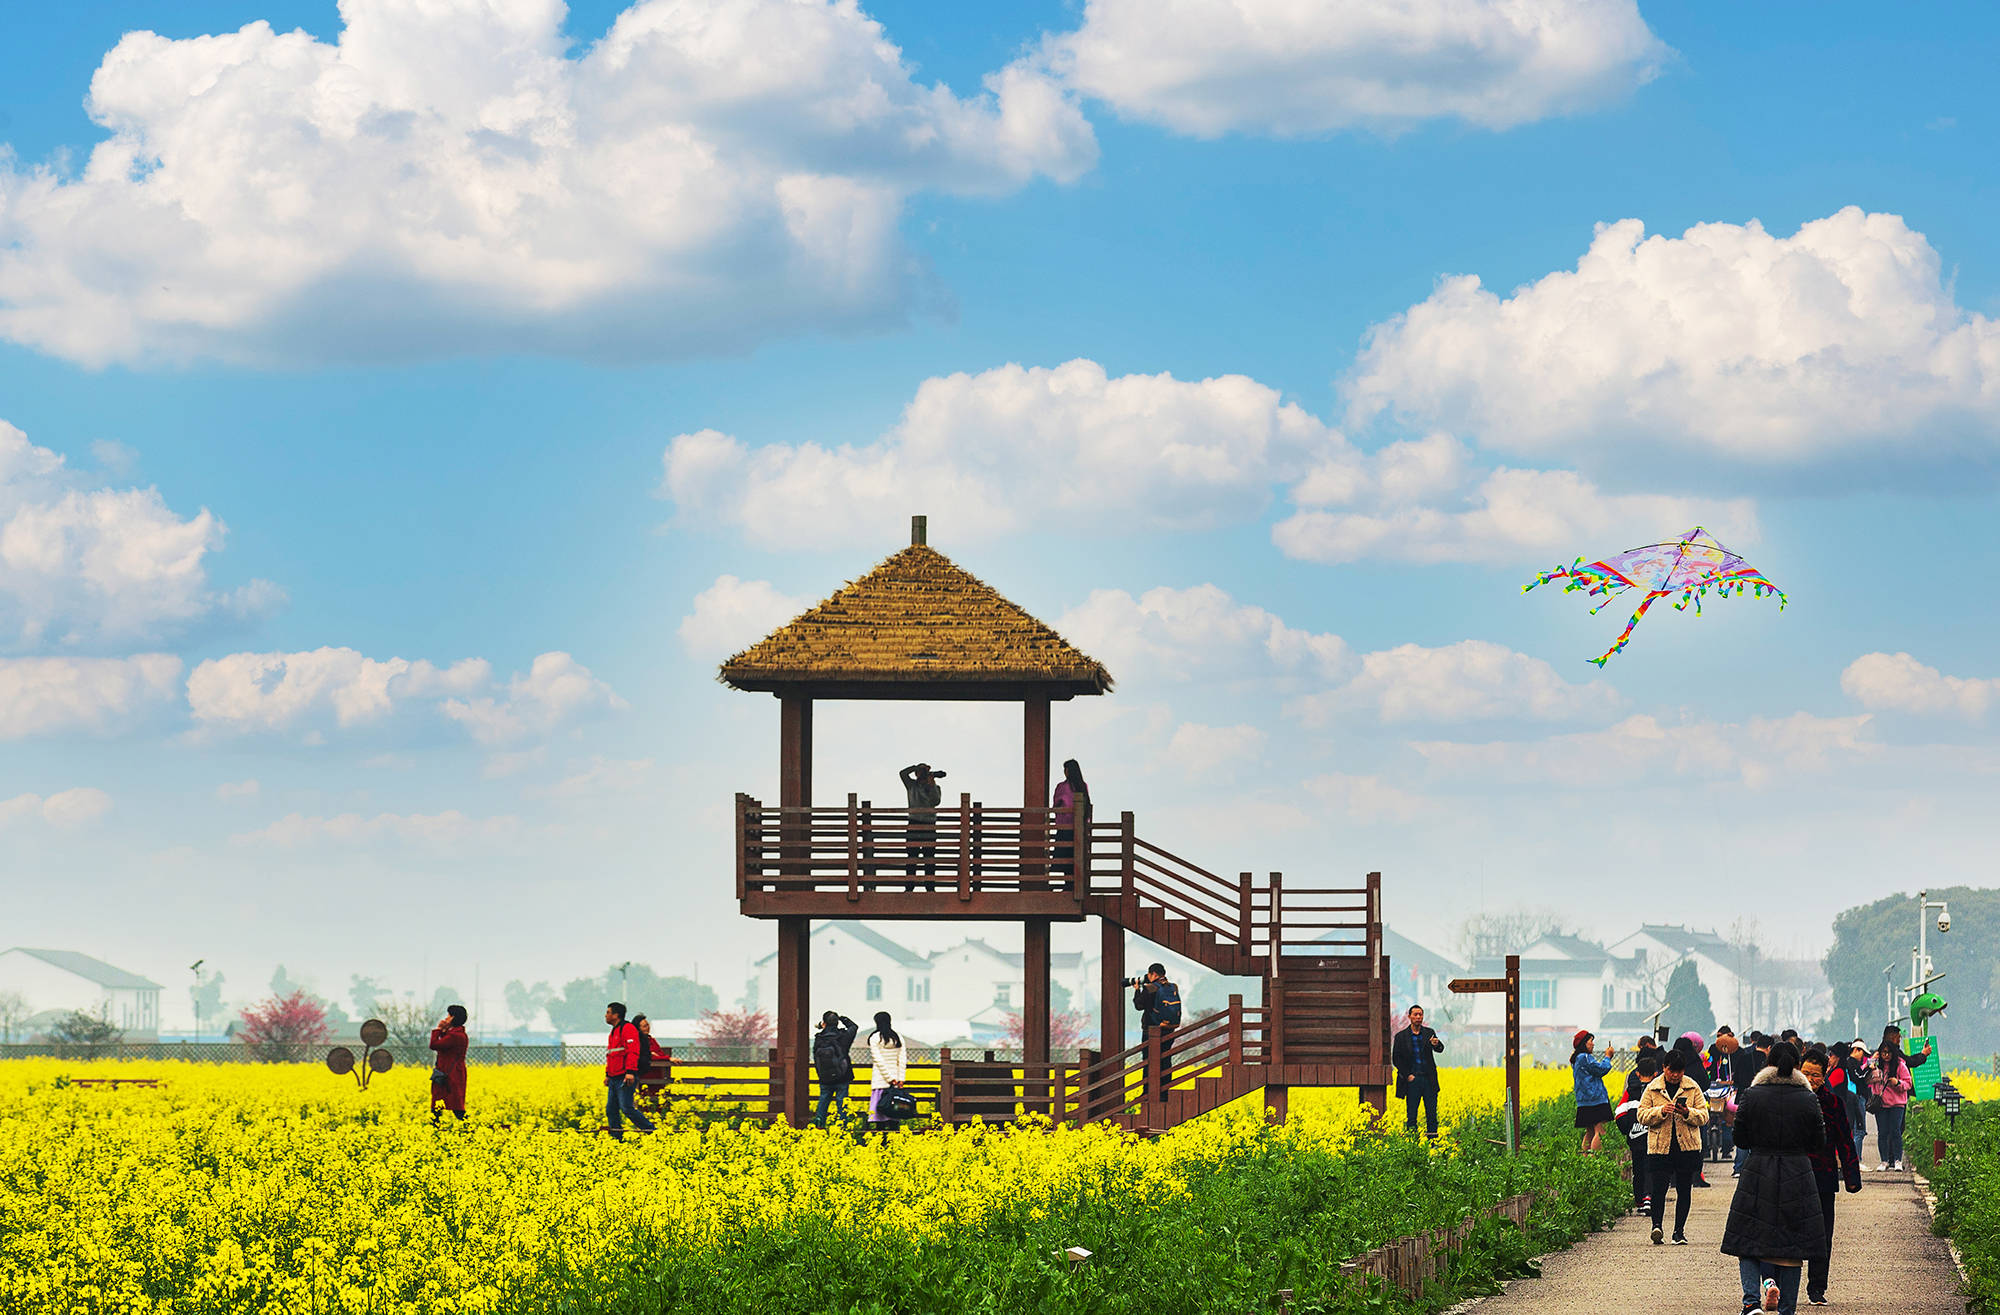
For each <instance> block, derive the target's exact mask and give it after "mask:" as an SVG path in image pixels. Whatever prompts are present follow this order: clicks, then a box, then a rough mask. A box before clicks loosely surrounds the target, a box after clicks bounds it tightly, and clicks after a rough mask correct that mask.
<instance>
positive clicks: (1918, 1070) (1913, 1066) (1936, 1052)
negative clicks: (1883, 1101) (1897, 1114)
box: [1904, 1038, 1944, 1100]
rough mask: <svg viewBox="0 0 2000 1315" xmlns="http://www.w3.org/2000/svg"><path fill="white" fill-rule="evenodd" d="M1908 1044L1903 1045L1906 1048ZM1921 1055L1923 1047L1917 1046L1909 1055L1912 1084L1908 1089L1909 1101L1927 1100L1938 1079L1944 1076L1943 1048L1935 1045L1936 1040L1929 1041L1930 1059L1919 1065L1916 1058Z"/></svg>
mask: <svg viewBox="0 0 2000 1315" xmlns="http://www.w3.org/2000/svg"><path fill="white" fill-rule="evenodd" d="M1908 1044H1909V1043H1908V1042H1905V1043H1904V1045H1905V1046H1906V1047H1907V1045H1908ZM1922 1053H1923V1047H1922V1046H1921V1045H1919V1046H1918V1047H1917V1049H1916V1050H1915V1051H1914V1052H1911V1053H1910V1055H1909V1060H1910V1081H1911V1083H1912V1084H1913V1085H1912V1087H1911V1089H1910V1099H1911V1100H1929V1099H1930V1098H1931V1093H1932V1091H1933V1090H1935V1089H1936V1087H1937V1083H1938V1079H1939V1078H1941V1077H1943V1076H1944V1047H1943V1046H1941V1045H1939V1044H1938V1043H1937V1040H1936V1038H1932V1040H1931V1057H1930V1058H1929V1059H1927V1060H1925V1061H1924V1062H1923V1063H1921V1064H1919V1063H1917V1056H1918V1055H1920V1054H1922Z"/></svg>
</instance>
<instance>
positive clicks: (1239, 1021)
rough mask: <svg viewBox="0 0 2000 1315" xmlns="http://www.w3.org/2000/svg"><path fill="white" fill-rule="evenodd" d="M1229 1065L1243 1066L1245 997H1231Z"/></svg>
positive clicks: (1233, 1066) (1234, 1066) (1232, 1066)
mask: <svg viewBox="0 0 2000 1315" xmlns="http://www.w3.org/2000/svg"><path fill="white" fill-rule="evenodd" d="M1229 1067H1231V1068H1241V1067H1243V997H1242V996H1240V995H1232V996H1230V997H1229Z"/></svg>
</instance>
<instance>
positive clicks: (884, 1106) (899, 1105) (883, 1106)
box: [875, 1087, 917, 1119]
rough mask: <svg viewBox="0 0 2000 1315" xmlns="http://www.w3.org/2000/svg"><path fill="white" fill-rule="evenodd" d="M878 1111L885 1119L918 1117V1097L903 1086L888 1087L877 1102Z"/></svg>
mask: <svg viewBox="0 0 2000 1315" xmlns="http://www.w3.org/2000/svg"><path fill="white" fill-rule="evenodd" d="M875 1109H876V1112H877V1113H879V1114H881V1116H882V1117H883V1118H884V1119H914V1118H916V1117H917V1098H916V1097H915V1096H912V1095H911V1094H910V1093H909V1092H907V1091H905V1090H903V1089H902V1088H901V1087H888V1088H885V1089H884V1090H883V1092H882V1097H881V1099H880V1100H878V1101H876V1102H875Z"/></svg>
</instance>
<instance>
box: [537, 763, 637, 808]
mask: <svg viewBox="0 0 2000 1315" xmlns="http://www.w3.org/2000/svg"><path fill="white" fill-rule="evenodd" d="M652 772H653V760H652V759H651V758H623V759H620V758H604V757H595V758H592V759H591V760H590V762H589V763H588V764H587V765H585V766H584V767H583V768H582V770H580V771H576V772H572V773H571V774H570V775H568V776H565V777H564V778H563V779H562V780H560V781H556V782H554V783H553V784H550V785H540V786H532V787H530V788H529V789H527V790H524V791H522V793H523V794H525V795H526V796H527V797H528V798H530V799H595V798H601V797H603V796H605V795H614V794H630V793H632V792H633V791H635V790H637V789H639V788H640V787H642V786H643V785H645V783H646V782H647V781H648V780H649V779H651V776H652Z"/></svg>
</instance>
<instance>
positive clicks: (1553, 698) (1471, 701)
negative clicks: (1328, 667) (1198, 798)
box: [1296, 639, 1624, 725]
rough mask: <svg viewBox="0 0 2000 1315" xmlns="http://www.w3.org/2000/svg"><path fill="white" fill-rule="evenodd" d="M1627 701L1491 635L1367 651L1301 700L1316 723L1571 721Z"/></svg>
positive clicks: (1299, 707)
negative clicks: (1350, 719)
mask: <svg viewBox="0 0 2000 1315" xmlns="http://www.w3.org/2000/svg"><path fill="white" fill-rule="evenodd" d="M1623 702H1624V700H1623V699H1622V698H1621V697H1620V696H1619V694H1618V691H1616V690H1615V689H1613V688H1612V687H1611V686H1610V685H1608V684H1604V683H1602V682H1593V683H1590V684H1586V685H1573V684H1571V683H1570V682H1569V681H1566V680H1564V679H1563V678H1562V677H1561V676H1559V675H1557V674H1556V669H1555V668H1554V667H1552V666H1550V665H1549V664H1548V663H1547V662H1545V661H1543V660H1542V659H1541V658H1537V657H1529V656H1528V655H1527V654H1525V653H1517V652H1515V651H1514V650H1513V649H1510V648H1508V647H1506V646H1505V645H1503V644H1495V643H1492V642H1490V641H1488V640H1484V639H1465V640H1460V641H1459V642H1458V643H1456V644H1446V645H1443V646H1441V647H1438V648H1425V647H1423V646H1422V645H1419V644H1401V645H1398V646H1397V647H1395V648H1391V649H1384V650H1382V651H1380V652H1376V653H1369V654H1366V655H1364V656H1363V657H1362V659H1361V671H1360V674H1359V675H1357V676H1355V677H1354V679H1353V680H1351V681H1348V682H1347V683H1346V684H1344V685H1342V686H1340V687H1339V688H1338V689H1334V690H1330V691H1327V692H1325V693H1322V694H1314V695H1309V696H1307V697H1305V698H1302V699H1300V700H1298V702H1297V704H1296V707H1297V710H1298V711H1299V712H1300V713H1301V715H1302V716H1303V717H1304V720H1305V721H1306V723H1307V724H1308V725H1324V724H1326V723H1327V722H1329V721H1332V720H1335V719H1337V718H1338V717H1339V716H1340V715H1341V714H1342V713H1345V712H1350V711H1351V712H1357V713H1367V714H1373V715H1374V716H1375V717H1376V718H1377V719H1379V720H1380V721H1383V722H1388V723H1395V722H1463V721H1476V720H1489V719H1493V718H1504V717H1517V718H1522V719H1524V720H1533V721H1565V720H1570V719H1573V718H1584V717H1594V716H1600V715H1604V714H1607V713H1609V712H1611V711H1612V710H1613V709H1615V708H1617V707H1618V706H1619V705H1620V704H1621V703H1623Z"/></svg>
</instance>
